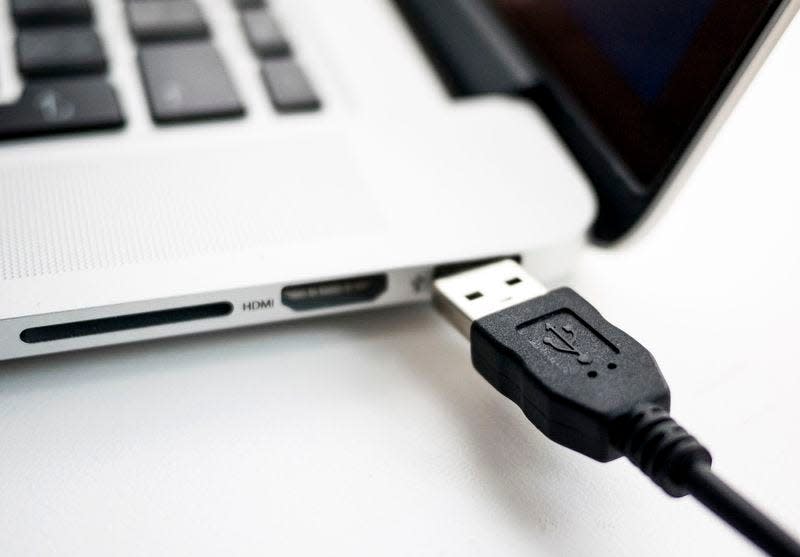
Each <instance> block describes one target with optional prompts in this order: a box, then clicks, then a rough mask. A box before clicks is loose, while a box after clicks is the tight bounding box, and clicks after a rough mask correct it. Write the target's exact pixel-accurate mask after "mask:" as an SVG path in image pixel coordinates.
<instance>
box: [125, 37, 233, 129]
mask: <svg viewBox="0 0 800 557" xmlns="http://www.w3.org/2000/svg"><path fill="white" fill-rule="evenodd" d="M139 66H140V68H141V70H142V77H143V79H144V84H145V88H146V89H147V99H148V101H149V103H150V112H151V114H152V116H153V119H154V120H155V121H156V122H162V123H166V122H180V121H186V120H198V119H204V118H225V117H234V116H241V115H242V114H244V108H243V106H242V104H241V102H239V97H238V95H237V93H236V90H235V89H234V87H233V84H232V83H231V80H230V77H229V76H228V72H227V71H226V69H225V66H224V65H223V63H222V59H221V58H220V56H219V54H218V53H217V51H216V50H215V49H214V47H213V46H211V44H210V43H207V42H185V43H172V44H162V45H152V46H144V47H142V48H141V49H140V51H139Z"/></svg>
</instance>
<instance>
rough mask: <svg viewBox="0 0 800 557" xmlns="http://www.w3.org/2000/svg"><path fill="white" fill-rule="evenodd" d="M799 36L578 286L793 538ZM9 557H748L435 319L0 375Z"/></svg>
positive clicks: (132, 354)
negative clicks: (652, 216) (549, 433)
mask: <svg viewBox="0 0 800 557" xmlns="http://www.w3.org/2000/svg"><path fill="white" fill-rule="evenodd" d="M799 58H800V23H798V22H795V24H794V25H793V27H792V28H791V29H790V30H789V31H788V32H787V35H786V36H785V37H784V40H783V41H782V43H781V44H780V45H779V47H778V50H777V51H776V52H775V53H774V55H773V57H772V58H771V59H770V61H768V63H767V66H766V67H765V68H764V70H763V72H762V73H761V74H760V76H759V78H758V79H757V81H756V83H755V84H754V85H753V86H752V87H751V89H750V91H749V93H748V94H747V96H746V97H745V98H744V100H743V101H742V103H741V104H740V106H739V108H738V110H737V111H736V112H735V114H734V116H733V118H732V119H731V120H730V121H729V123H728V124H727V126H726V127H725V128H724V129H723V131H722V133H721V135H720V136H719V138H718V140H717V142H716V143H715V144H714V146H713V147H712V149H711V151H710V152H709V153H708V155H707V156H706V158H705V159H704V161H703V163H702V164H701V166H700V167H699V168H698V170H697V171H696V173H695V174H694V176H693V178H692V180H691V181H690V183H689V184H688V186H687V187H686V189H685V190H684V191H683V192H682V193H681V195H680V196H679V197H678V199H677V201H676V202H675V204H674V205H673V206H672V207H671V211H670V212H669V213H668V214H667V215H666V216H665V217H664V218H663V219H662V220H660V221H659V222H658V223H657V225H656V226H655V227H654V228H653V229H651V230H650V232H649V234H648V235H647V236H646V237H644V238H643V239H641V240H640V241H638V242H636V243H633V244H626V245H623V246H622V247H620V248H617V249H613V250H604V249H591V250H589V251H588V252H587V253H586V254H585V257H584V258H583V259H582V261H581V262H580V263H579V265H578V266H577V268H576V269H575V271H574V274H572V275H571V276H570V277H568V279H567V283H568V284H570V285H572V286H574V287H576V288H577V289H579V290H580V291H581V292H583V293H584V294H585V295H586V296H587V297H588V298H589V299H591V300H592V301H593V302H594V303H595V304H596V305H597V306H598V307H599V308H600V309H601V311H604V312H605V314H606V316H607V317H609V318H610V319H611V320H613V321H615V322H616V323H618V324H619V325H620V326H622V327H624V328H626V329H628V330H629V331H631V332H633V333H634V334H635V335H636V336H638V338H639V339H640V340H641V341H642V342H643V343H644V344H645V345H646V346H648V347H649V348H650V349H651V350H652V351H653V352H654V353H655V355H656V356H657V357H658V359H659V361H660V363H661V366H662V369H663V370H664V372H665V374H666V376H667V377H668V379H669V381H670V383H671V386H672V389H673V395H674V396H673V399H674V413H675V415H676V417H677V418H678V419H679V420H680V421H682V422H683V423H684V424H685V425H686V426H687V427H688V428H689V429H690V430H692V431H693V432H694V433H695V434H696V435H698V437H700V438H701V439H702V440H703V441H705V442H706V443H707V444H708V445H709V446H710V447H711V449H712V451H713V452H714V454H715V456H716V466H715V467H716V469H717V470H718V471H719V473H720V474H722V475H723V476H724V477H726V478H728V479H729V480H731V481H732V482H733V483H734V484H735V485H737V486H740V487H741V488H742V489H743V490H744V491H745V493H747V494H749V495H750V496H751V497H752V499H753V500H754V501H755V502H757V503H759V504H762V505H764V506H765V507H766V508H768V509H769V511H771V513H773V514H774V515H775V516H776V517H779V518H780V519H782V520H783V521H785V522H786V523H787V524H788V525H790V527H791V529H792V530H793V532H794V533H795V534H797V535H800V479H799V478H798V474H797V471H798V470H800V434H799V433H800V404H798V402H797V401H798V398H800V339H799V338H798V322H799V321H800V317H799V316H800V290H799V288H800V286H798V285H800V253H799V252H798V249H797V246H796V243H797V240H798V239H800V220H798V219H797V216H796V213H797V209H798V207H800V169H799V168H798V155H799V153H798V146H800V141H798V132H797V130H798V129H799V128H800V103H799V102H798V99H800V71H798V68H799V67H800V66H799V65H798V59H799ZM0 401H1V403H0V449H1V450H2V455H3V456H2V460H1V464H0V501H2V504H0V554H2V555H6V556H12V555H51V554H52V555H90V554H91V555H112V554H113V555H120V554H132V555H133V554H136V555H198V554H218V555H219V554H223V555H241V554H262V555H285V554H311V555H328V554H343V555H352V554H366V555H422V554H424V555H458V556H464V555H492V556H495V555H504V556H508V555H525V556H530V555H564V554H569V555H586V556H601V555H609V556H612V555H613V556H616V557H618V556H624V555H631V556H640V555H649V556H653V555H664V556H672V555H705V554H707V553H709V552H714V553H715V554H717V555H726V556H733V555H751V554H757V553H756V552H755V551H754V550H753V549H752V548H751V547H750V546H749V545H748V544H747V543H746V542H744V541H743V540H741V539H739V538H738V537H737V536H736V535H734V534H733V533H732V532H730V531H729V530H728V529H727V527H726V526H723V525H722V524H721V523H720V522H718V521H717V520H716V519H715V518H714V517H713V516H712V515H710V514H709V513H708V512H706V511H705V510H704V509H703V508H702V507H700V505H698V504H697V503H695V502H693V501H692V500H690V499H688V498H685V499H682V500H672V499H670V498H668V497H667V496H665V495H664V494H663V493H661V492H660V491H659V490H658V489H657V488H656V487H655V486H653V485H652V484H650V483H649V482H648V481H646V480H645V479H644V477H643V476H641V474H640V473H639V472H637V471H636V470H635V469H634V468H633V467H632V466H631V465H630V464H629V463H627V462H625V461H623V460H618V461H616V462H614V463H611V464H608V465H600V464H596V463H594V462H592V461H589V460H588V459H586V458H584V457H582V456H579V455H577V454H573V453H571V452H569V451H567V450H565V449H562V448H560V447H557V446H554V445H553V444H551V443H549V442H548V441H547V440H546V439H545V438H544V437H543V436H542V435H541V434H539V433H538V432H536V431H534V430H533V428H532V427H531V426H529V424H528V423H527V422H526V421H525V420H524V419H523V417H522V416H521V414H520V413H519V412H518V410H517V409H516V407H514V406H513V405H512V404H510V403H509V402H507V401H506V400H505V399H503V398H502V397H501V396H499V395H498V394H496V393H494V392H493V391H492V390H491V389H490V388H489V387H488V386H487V385H486V384H485V383H484V381H483V379H481V378H480V377H479V376H478V375H477V374H476V373H475V372H473V371H472V370H471V368H470V367H469V361H468V355H467V350H466V344H465V342H464V341H463V340H462V339H461V338H460V337H458V336H457V334H456V333H455V332H452V331H451V330H449V329H448V328H447V326H446V325H444V324H443V323H442V322H441V321H440V320H439V318H438V317H437V316H436V315H435V314H434V313H433V312H432V311H431V310H430V309H429V308H428V307H415V308H407V309H400V310H395V311H384V312H378V313H372V314H359V315H351V316H345V317H341V318H336V319H329V320H318V321H314V322H307V323H300V324H292V325H288V326H278V327H269V328H255V329H250V330H245V331H236V332H230V333H223V334H214V335H207V336H202V337H197V338H189V339H178V340H168V341H163V342H155V343H149V344H143V345H136V346H126V347H120V348H113V349H104V350H99V351H93V352H87V353H80V354H68V355H62V356H56V357H50V358H45V359H35V360H28V361H20V362H15V363H11V364H6V365H4V366H3V368H2V371H0Z"/></svg>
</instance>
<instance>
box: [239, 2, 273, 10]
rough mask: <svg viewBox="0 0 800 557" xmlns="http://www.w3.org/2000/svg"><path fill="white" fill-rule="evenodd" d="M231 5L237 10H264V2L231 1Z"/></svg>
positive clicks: (265, 5) (265, 4)
mask: <svg viewBox="0 0 800 557" xmlns="http://www.w3.org/2000/svg"><path fill="white" fill-rule="evenodd" d="M233 5H234V6H236V9H237V10H254V9H256V8H266V7H267V3H266V2H265V1H264V0H233Z"/></svg>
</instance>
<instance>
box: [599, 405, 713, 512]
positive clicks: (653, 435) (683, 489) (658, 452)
mask: <svg viewBox="0 0 800 557" xmlns="http://www.w3.org/2000/svg"><path fill="white" fill-rule="evenodd" d="M615 439H616V440H617V442H616V443H615V444H616V446H617V449H618V450H619V451H620V452H621V453H622V454H624V455H625V456H627V457H628V459H630V461H631V462H633V463H634V464H635V465H636V467H637V468H639V469H640V470H641V471H642V472H644V473H645V475H647V476H648V477H649V478H650V479H651V480H653V482H654V483H655V484H656V485H658V486H660V487H661V488H662V489H663V490H664V491H666V492H667V493H668V494H669V495H671V496H673V497H683V496H684V495H687V494H688V493H689V491H688V489H687V486H686V478H687V474H688V472H689V470H690V469H691V468H692V467H693V466H697V465H698V464H702V465H705V466H711V453H709V452H708V450H707V449H706V448H705V447H704V446H703V445H701V444H700V442H699V441H698V440H697V439H695V438H694V437H693V436H692V435H691V434H689V432H687V431H686V430H685V429H683V427H681V426H680V425H679V424H678V423H677V422H676V421H675V420H673V419H672V417H670V415H669V412H667V411H666V410H664V409H663V408H661V407H659V406H657V405H655V404H642V405H639V406H637V407H636V408H634V409H633V411H631V412H630V413H629V414H628V415H627V416H625V417H624V418H622V419H621V420H620V421H619V423H618V425H617V427H616V435H615Z"/></svg>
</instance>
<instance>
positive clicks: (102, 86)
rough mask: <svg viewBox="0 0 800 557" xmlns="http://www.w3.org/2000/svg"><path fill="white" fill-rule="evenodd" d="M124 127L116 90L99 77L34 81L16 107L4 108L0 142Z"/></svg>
mask: <svg viewBox="0 0 800 557" xmlns="http://www.w3.org/2000/svg"><path fill="white" fill-rule="evenodd" d="M124 123H125V119H124V117H123V116H122V111H121V110H120V108H119V104H118V103H117V97H116V95H115V94H114V90H113V89H112V88H111V86H110V85H109V84H108V83H107V82H106V81H105V80H104V79H103V78H99V77H84V78H76V79H53V80H48V81H34V82H31V83H28V85H27V86H26V87H25V90H24V91H23V93H22V96H21V97H20V99H19V100H18V101H17V102H16V103H15V104H12V105H7V106H0V139H15V138H20V137H30V136H36V135H50V134H57V133H67V132H77V131H86V130H96V129H104V128H118V127H121V126H122V125H123V124H124Z"/></svg>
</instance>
